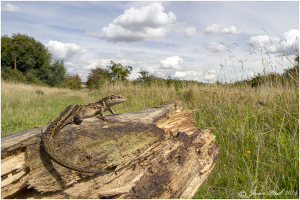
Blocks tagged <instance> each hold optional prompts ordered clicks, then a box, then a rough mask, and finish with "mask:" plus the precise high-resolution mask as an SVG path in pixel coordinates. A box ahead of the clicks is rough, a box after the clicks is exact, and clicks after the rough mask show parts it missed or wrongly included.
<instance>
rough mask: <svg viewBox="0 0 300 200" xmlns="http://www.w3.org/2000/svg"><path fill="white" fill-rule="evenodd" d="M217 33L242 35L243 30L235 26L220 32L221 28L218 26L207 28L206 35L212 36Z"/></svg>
mask: <svg viewBox="0 0 300 200" xmlns="http://www.w3.org/2000/svg"><path fill="white" fill-rule="evenodd" d="M215 33H224V34H239V33H242V30H240V29H237V28H236V27H235V26H230V27H229V28H223V29H222V30H220V26H219V25H217V24H213V25H211V26H207V27H206V31H205V34H207V35H212V34H215Z"/></svg>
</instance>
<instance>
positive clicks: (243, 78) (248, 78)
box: [241, 72, 257, 80]
mask: <svg viewBox="0 0 300 200" xmlns="http://www.w3.org/2000/svg"><path fill="white" fill-rule="evenodd" d="M256 74H257V73H255V72H250V73H248V74H246V75H244V76H242V77H241V79H242V80H250V79H251V78H253V77H255V75H256Z"/></svg>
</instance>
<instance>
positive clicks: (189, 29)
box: [171, 22, 197, 37]
mask: <svg viewBox="0 0 300 200" xmlns="http://www.w3.org/2000/svg"><path fill="white" fill-rule="evenodd" d="M171 28H172V30H174V31H175V32H179V33H182V34H183V35H184V36H185V37H191V36H193V35H195V34H196V33H197V31H196V28H195V27H193V26H188V24H187V22H177V23H174V24H172V25H171Z"/></svg>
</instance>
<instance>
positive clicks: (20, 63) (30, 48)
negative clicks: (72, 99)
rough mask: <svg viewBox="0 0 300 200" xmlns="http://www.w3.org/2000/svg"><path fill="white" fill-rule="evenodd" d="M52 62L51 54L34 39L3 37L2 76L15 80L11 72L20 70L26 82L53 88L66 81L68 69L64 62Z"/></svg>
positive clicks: (21, 36) (24, 36) (18, 36)
mask: <svg viewBox="0 0 300 200" xmlns="http://www.w3.org/2000/svg"><path fill="white" fill-rule="evenodd" d="M51 60H52V54H51V52H50V51H49V50H48V49H47V48H46V47H45V46H44V45H43V44H42V43H41V42H39V41H36V40H35V39H34V38H33V37H29V36H27V35H22V34H20V33H18V34H13V35H12V37H9V36H7V35H4V36H2V37H1V70H2V73H1V76H2V77H3V78H4V79H14V78H15V77H14V76H13V77H12V75H16V74H18V73H12V72H9V71H11V70H18V71H20V72H22V73H23V75H25V77H26V79H27V80H26V82H30V83H36V82H39V80H41V81H43V82H44V83H46V84H49V85H51V86H54V85H58V84H59V82H61V81H62V80H63V79H64V76H65V74H66V69H65V67H64V63H63V61H54V62H51Z"/></svg>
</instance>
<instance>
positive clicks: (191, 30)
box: [183, 27, 197, 37]
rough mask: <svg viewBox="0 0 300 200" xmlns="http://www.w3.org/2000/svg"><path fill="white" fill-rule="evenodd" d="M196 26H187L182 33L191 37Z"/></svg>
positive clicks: (194, 32)
mask: <svg viewBox="0 0 300 200" xmlns="http://www.w3.org/2000/svg"><path fill="white" fill-rule="evenodd" d="M196 32H197V31H196V28H195V27H188V28H186V29H184V31H183V33H184V35H185V36H186V37H191V36H193V35H195V34H196Z"/></svg>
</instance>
